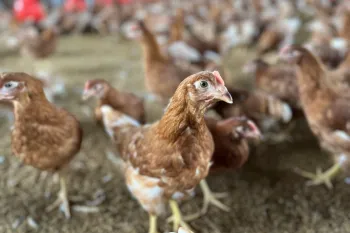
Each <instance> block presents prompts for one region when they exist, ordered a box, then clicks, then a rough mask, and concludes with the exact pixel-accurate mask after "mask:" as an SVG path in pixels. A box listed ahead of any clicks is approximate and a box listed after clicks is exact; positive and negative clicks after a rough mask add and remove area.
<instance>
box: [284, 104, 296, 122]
mask: <svg viewBox="0 0 350 233" xmlns="http://www.w3.org/2000/svg"><path fill="white" fill-rule="evenodd" d="M292 117H293V112H292V109H291V107H290V106H289V105H288V104H283V112H282V120H283V122H284V123H288V122H289V121H290V120H291V119H292Z"/></svg>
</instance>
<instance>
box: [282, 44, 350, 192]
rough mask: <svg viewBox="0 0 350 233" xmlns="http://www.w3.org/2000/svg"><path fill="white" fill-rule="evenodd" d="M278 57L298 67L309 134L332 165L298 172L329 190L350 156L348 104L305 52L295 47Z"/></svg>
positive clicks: (306, 51)
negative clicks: (319, 145)
mask: <svg viewBox="0 0 350 233" xmlns="http://www.w3.org/2000/svg"><path fill="white" fill-rule="evenodd" d="M281 57H282V58H284V59H286V60H288V61H289V62H291V63H293V64H295V65H296V66H297V72H298V73H297V77H298V85H299V90H300V99H301V104H302V107H303V109H304V112H305V115H306V118H307V121H308V123H309V126H310V128H311V130H312V132H313V133H314V134H315V135H316V136H317V138H318V139H319V142H320V144H321V145H322V147H323V148H324V149H325V150H327V151H329V152H330V153H331V154H332V155H333V156H334V159H335V164H334V166H333V167H331V168H330V169H329V170H327V171H326V172H324V173H322V172H321V171H320V170H318V171H317V173H316V174H312V173H309V172H303V171H302V172H300V173H301V175H303V176H305V177H307V178H310V179H311V181H310V182H309V184H311V185H319V184H325V185H326V186H327V187H329V188H331V187H332V183H331V178H333V177H334V176H335V175H336V174H337V173H338V171H339V170H340V168H341V167H342V166H343V165H344V163H345V161H347V160H348V156H349V153H350V127H349V126H350V111H349V109H350V102H349V97H347V96H344V93H342V92H339V91H337V90H335V89H334V88H333V87H332V85H330V84H329V80H328V78H329V77H327V75H328V73H327V72H326V70H325V69H324V68H323V66H322V65H321V62H320V61H319V60H318V59H317V58H316V57H315V56H314V55H313V54H312V53H310V52H309V51H308V50H307V49H305V48H302V47H300V46H297V45H293V46H288V47H286V48H284V49H283V50H281Z"/></svg>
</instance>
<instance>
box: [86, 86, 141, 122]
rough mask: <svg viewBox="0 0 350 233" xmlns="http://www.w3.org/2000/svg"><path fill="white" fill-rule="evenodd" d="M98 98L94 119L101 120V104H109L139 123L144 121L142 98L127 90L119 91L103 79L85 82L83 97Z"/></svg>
mask: <svg viewBox="0 0 350 233" xmlns="http://www.w3.org/2000/svg"><path fill="white" fill-rule="evenodd" d="M91 97H96V98H98V104H97V106H96V108H95V119H96V121H98V122H100V121H101V120H102V113H101V106H102V105H109V106H111V107H112V108H113V109H115V110H118V111H120V112H122V113H125V114H127V115H129V116H131V117H132V118H134V119H136V120H137V121H138V122H140V123H141V124H143V123H145V121H146V117H145V107H144V102H143V99H142V98H140V97H137V96H136V95H134V94H132V93H128V92H120V91H118V90H116V89H115V88H113V87H112V86H111V85H110V83H108V82H107V81H106V80H103V79H93V80H89V81H87V82H86V83H85V88H84V93H83V99H84V100H87V99H89V98H91Z"/></svg>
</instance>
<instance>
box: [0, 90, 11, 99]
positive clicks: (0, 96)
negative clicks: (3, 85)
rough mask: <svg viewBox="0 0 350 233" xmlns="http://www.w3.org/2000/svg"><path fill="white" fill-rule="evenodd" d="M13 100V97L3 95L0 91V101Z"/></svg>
mask: <svg viewBox="0 0 350 233" xmlns="http://www.w3.org/2000/svg"><path fill="white" fill-rule="evenodd" d="M13 98H14V96H12V95H9V94H7V93H3V92H2V91H1V90H0V101H1V100H12V99H13Z"/></svg>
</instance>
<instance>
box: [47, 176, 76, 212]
mask: <svg viewBox="0 0 350 233" xmlns="http://www.w3.org/2000/svg"><path fill="white" fill-rule="evenodd" d="M59 176H60V186H61V189H60V191H59V193H58V197H57V200H56V201H55V202H54V203H52V204H51V205H50V206H48V207H47V208H46V211H48V212H51V211H52V210H53V209H56V208H57V207H60V206H61V208H62V211H63V213H64V215H65V216H66V218H67V219H69V218H70V217H71V214H70V207H69V200H68V192H67V183H66V179H65V175H64V173H63V172H62V173H60V174H59Z"/></svg>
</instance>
